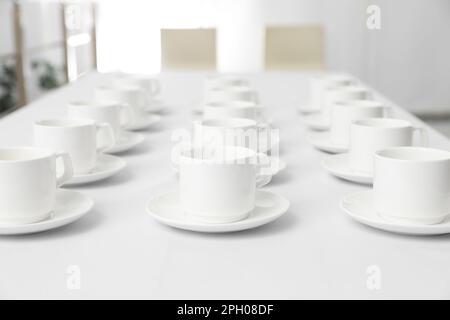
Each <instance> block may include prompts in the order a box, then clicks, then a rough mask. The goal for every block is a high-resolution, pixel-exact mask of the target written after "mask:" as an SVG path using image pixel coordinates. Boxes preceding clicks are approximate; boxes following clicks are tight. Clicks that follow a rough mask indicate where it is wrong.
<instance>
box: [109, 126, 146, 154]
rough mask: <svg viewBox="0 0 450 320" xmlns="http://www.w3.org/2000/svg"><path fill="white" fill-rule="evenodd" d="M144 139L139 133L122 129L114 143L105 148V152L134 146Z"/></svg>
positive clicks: (123, 149)
mask: <svg viewBox="0 0 450 320" xmlns="http://www.w3.org/2000/svg"><path fill="white" fill-rule="evenodd" d="M144 140H145V136H144V135H143V134H141V133H136V132H128V131H124V132H122V133H121V135H120V137H119V139H118V141H116V145H115V146H114V147H112V148H110V149H108V150H107V153H119V152H124V151H127V150H129V149H131V148H134V147H135V146H137V145H138V144H140V143H142V142H143V141H144Z"/></svg>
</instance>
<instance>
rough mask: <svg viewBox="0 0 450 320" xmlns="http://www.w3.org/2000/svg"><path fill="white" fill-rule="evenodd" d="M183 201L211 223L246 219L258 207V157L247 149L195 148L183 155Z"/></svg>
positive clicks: (196, 215)
mask: <svg viewBox="0 0 450 320" xmlns="http://www.w3.org/2000/svg"><path fill="white" fill-rule="evenodd" d="M179 168H180V185H179V187H180V202H181V206H182V208H183V210H184V211H185V212H186V213H187V214H188V215H189V216H190V217H191V218H192V219H195V220H199V221H204V222H209V223H226V222H232V221H238V220H241V219H244V218H246V217H247V216H248V214H249V213H250V212H251V211H252V210H253V208H254V206H255V190H256V184H257V175H258V170H259V169H258V154H257V153H256V152H255V151H253V150H251V149H248V148H242V147H233V146H222V147H214V148H192V149H189V150H185V151H183V152H182V153H181V156H180V167H179Z"/></svg>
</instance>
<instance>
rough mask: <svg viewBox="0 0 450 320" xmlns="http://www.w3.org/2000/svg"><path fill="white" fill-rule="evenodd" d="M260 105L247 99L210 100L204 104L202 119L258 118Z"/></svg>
mask: <svg viewBox="0 0 450 320" xmlns="http://www.w3.org/2000/svg"><path fill="white" fill-rule="evenodd" d="M260 108H261V107H260V106H258V105H256V104H255V103H253V102H248V101H229V102H210V103H207V104H205V106H204V109H203V119H220V118H246V119H252V120H259V118H260V114H261V110H260Z"/></svg>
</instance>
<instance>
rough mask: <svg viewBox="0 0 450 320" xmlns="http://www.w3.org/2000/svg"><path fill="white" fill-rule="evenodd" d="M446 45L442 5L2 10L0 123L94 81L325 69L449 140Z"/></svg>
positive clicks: (388, 1)
mask: <svg viewBox="0 0 450 320" xmlns="http://www.w3.org/2000/svg"><path fill="white" fill-rule="evenodd" d="M373 19H375V20H373ZM371 22H372V23H371ZM449 39H450V1H448V0H429V1H424V0H395V1H393V0H103V1H102V0H99V1H56V0H55V1H48V0H47V1H38V0H35V1H26V0H23V1H13V0H0V116H1V115H4V114H7V113H9V112H11V111H14V110H16V109H17V108H20V107H22V106H24V105H26V104H27V103H30V102H31V101H33V100H35V99H37V98H38V97H39V96H41V95H43V94H47V93H48V92H49V91H51V90H53V89H55V88H57V87H59V86H61V85H64V84H66V83H68V82H73V81H76V80H77V79H78V78H79V77H81V76H82V75H83V74H85V73H86V72H90V71H93V70H98V71H99V72H115V71H122V72H130V73H146V74H156V73H159V72H161V71H162V72H164V71H167V70H186V69H188V70H209V71H218V72H225V73H226V72H242V73H257V72H264V71H269V72H292V71H306V72H315V71H327V70H331V71H342V72H348V73H351V74H353V75H354V76H356V77H358V78H360V79H361V80H363V81H364V82H366V83H368V84H369V85H371V86H372V87H374V88H375V89H376V90H378V91H379V92H380V93H382V94H384V95H385V96H387V97H388V98H390V99H391V100H393V101H394V102H396V103H397V104H399V105H400V106H402V107H404V108H406V109H408V110H409V111H411V112H413V113H415V114H416V115H418V116H419V117H421V118H422V119H424V120H425V121H427V122H428V123H430V124H431V125H433V126H435V127H436V128H437V129H438V130H440V131H442V132H443V133H445V134H447V135H449V136H450V41H449Z"/></svg>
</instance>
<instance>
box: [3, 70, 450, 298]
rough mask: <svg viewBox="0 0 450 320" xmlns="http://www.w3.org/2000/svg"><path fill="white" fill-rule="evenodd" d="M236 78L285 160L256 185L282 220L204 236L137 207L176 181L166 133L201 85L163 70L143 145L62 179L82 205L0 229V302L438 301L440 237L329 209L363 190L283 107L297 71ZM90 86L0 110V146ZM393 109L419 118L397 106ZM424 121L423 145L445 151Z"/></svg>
mask: <svg viewBox="0 0 450 320" xmlns="http://www.w3.org/2000/svg"><path fill="white" fill-rule="evenodd" d="M249 78H250V79H251V81H252V83H253V84H254V86H255V87H256V88H257V89H259V90H260V94H261V100H262V102H263V104H264V105H266V106H267V107H268V108H269V113H270V114H271V116H273V118H274V120H275V125H276V126H277V127H279V128H280V129H281V156H282V157H283V158H284V159H285V160H286V161H287V163H288V168H287V169H286V170H285V171H284V172H282V173H281V174H280V175H279V176H277V177H275V178H274V179H273V181H272V183H271V184H270V185H269V186H268V187H267V188H266V189H267V190H271V191H273V192H277V193H279V194H281V195H283V196H285V197H287V198H288V199H289V200H290V201H291V207H290V210H289V212H288V213H287V214H286V215H285V216H283V217H282V218H281V219H279V220H278V221H275V222H273V223H271V224H269V225H266V226H264V227H261V228H258V229H254V230H250V231H244V232H238V233H231V234H215V235H214V234H199V233H193V232H187V231H180V230H176V229H171V228H169V227H166V226H163V225H161V224H158V223H157V222H156V221H154V220H153V219H152V218H151V217H149V216H148V215H147V214H146V212H145V205H146V203H147V202H148V199H149V198H150V197H151V196H153V195H155V194H159V193H162V192H165V191H169V190H175V189H176V188H177V180H176V177H175V175H174V174H173V172H172V169H171V167H170V150H171V149H170V148H171V144H170V134H171V131H172V130H173V129H175V128H178V127H189V125H190V120H192V113H191V107H192V103H193V102H195V101H196V100H199V98H200V96H201V92H202V89H201V88H202V75H201V74H197V73H173V74H163V75H162V76H161V79H162V84H163V95H162V97H163V99H164V100H165V101H166V102H167V104H168V105H169V106H170V111H171V112H170V114H168V115H166V116H165V117H164V121H163V122H162V123H161V125H160V126H159V127H158V128H155V129H152V130H149V131H146V132H145V135H146V136H147V141H146V143H145V144H143V145H142V146H140V147H138V148H137V149H136V150H132V151H130V152H128V153H125V154H124V155H123V157H124V158H125V159H126V160H127V162H128V168H127V169H126V170H125V171H124V172H122V173H121V174H119V175H117V176H115V177H113V178H110V179H108V180H105V181H102V182H98V183H95V184H92V185H87V186H83V187H79V188H76V190H80V191H82V192H84V193H86V194H88V195H89V196H91V197H92V198H93V199H94V200H95V207H94V210H93V211H92V212H91V213H90V214H89V215H88V216H86V217H84V218H83V219H81V220H80V221H78V222H76V223H74V224H71V225H68V226H66V227H63V228H60V229H56V230H52V231H50V232H44V233H39V234H34V235H27V236H12V237H0V257H1V258H0V298H75V299H77V298H183V299H184V298H192V299H196V298H200V299H202V298H210V299H216V298H235V299H241V298H255V299H265V298H268V299H272V298H273V299H277V298H288V299H291V298H374V299H378V298H444V297H445V298H450V254H449V252H450V236H439V237H410V236H400V235H395V234H390V233H386V232H382V231H377V230H375V229H371V228H368V227H365V226H363V225H360V224H358V223H356V222H354V221H352V220H351V219H350V218H348V217H347V216H346V215H345V214H344V213H343V212H341V210H340V209H339V206H338V204H339V200H340V199H341V198H342V197H343V196H344V195H346V194H348V193H351V192H354V191H358V190H364V189H366V188H368V187H364V186H360V185H356V184H352V183H348V182H344V181H342V180H338V179H335V178H334V177H332V176H330V175H328V174H327V173H326V172H325V171H324V170H323V169H322V168H321V166H320V159H321V157H322V156H323V154H322V153H321V152H319V151H317V150H315V149H313V148H312V146H311V145H309V144H308V143H307V142H306V140H305V130H306V129H305V127H304V126H303V125H302V124H301V122H300V116H299V114H298V113H297V110H296V107H297V105H298V104H299V103H302V102H303V103H304V102H305V101H306V96H307V88H308V86H307V79H308V74H302V73H266V74H259V75H249ZM104 81H105V79H104V75H99V74H94V73H93V74H89V75H87V76H85V77H84V78H82V79H80V80H79V81H77V82H76V83H74V84H72V85H69V86H67V87H64V88H62V89H59V90H56V91H54V92H52V93H50V94H48V95H47V96H45V97H43V98H42V99H39V100H38V101H35V102H33V103H31V104H30V105H28V106H27V107H25V108H23V109H21V110H20V111H18V112H16V113H14V114H11V115H9V116H7V117H6V118H3V119H1V120H0V145H2V146H5V145H17V144H21V145H24V144H30V143H31V141H32V122H33V121H34V120H37V119H42V118H48V117H55V116H59V115H64V114H65V105H66V103H67V102H69V101H71V100H80V99H88V98H89V97H90V96H91V95H92V91H93V88H94V86H95V85H97V84H99V83H102V82H104ZM378 98H379V99H383V100H384V101H386V102H387V103H388V104H389V105H392V103H390V102H389V101H387V100H385V99H384V98H383V97H381V96H378ZM395 116H397V117H401V118H406V119H409V120H412V121H414V122H415V123H418V124H420V125H424V124H423V123H421V122H419V121H418V120H417V119H415V118H414V117H413V116H411V115H410V114H408V113H406V112H405V111H403V110H402V109H400V108H397V107H396V112H395ZM429 130H430V143H431V145H432V146H434V147H441V148H444V149H450V143H449V141H448V140H447V139H446V138H445V137H443V136H442V135H440V134H438V133H437V132H435V131H434V130H433V129H431V128H429ZM74 189H75V188H74ZM424 191H426V186H424ZM0 196H1V195H0ZM72 265H75V266H78V267H79V270H80V271H81V278H80V279H81V288H80V289H77V290H71V289H69V288H68V286H67V281H68V279H69V278H70V274H69V273H68V271H69V269H68V268H69V267H70V266H72ZM372 265H375V266H377V267H378V268H379V270H380V271H381V274H380V275H381V278H380V279H381V282H380V284H381V287H380V289H379V290H370V289H369V288H368V286H367V284H366V282H367V279H368V277H369V275H368V274H367V273H366V272H367V268H368V267H369V266H372ZM69 281H70V279H69ZM69 287H70V286H69Z"/></svg>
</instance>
